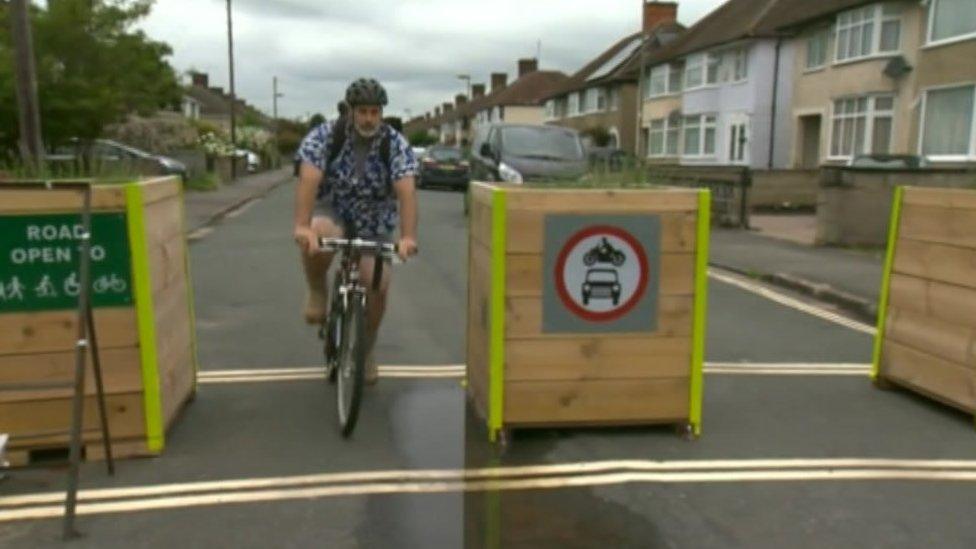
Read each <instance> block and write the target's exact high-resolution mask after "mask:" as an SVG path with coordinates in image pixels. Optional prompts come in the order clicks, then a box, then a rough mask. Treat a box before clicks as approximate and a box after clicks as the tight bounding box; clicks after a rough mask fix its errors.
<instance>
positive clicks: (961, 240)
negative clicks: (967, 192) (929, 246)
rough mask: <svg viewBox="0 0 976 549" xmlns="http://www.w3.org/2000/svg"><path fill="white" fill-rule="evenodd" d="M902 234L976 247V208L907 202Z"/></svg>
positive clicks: (900, 228)
mask: <svg viewBox="0 0 976 549" xmlns="http://www.w3.org/2000/svg"><path fill="white" fill-rule="evenodd" d="M974 194H976V193H974ZM898 234H899V236H900V237H902V238H909V239H912V240H919V241H923V242H935V243H938V244H950V245H953V246H963V247H966V248H971V249H976V209H964V208H946V207H941V206H920V205H905V206H903V207H902V210H901V222H900V224H899V228H898Z"/></svg>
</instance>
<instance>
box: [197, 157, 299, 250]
mask: <svg viewBox="0 0 976 549" xmlns="http://www.w3.org/2000/svg"><path fill="white" fill-rule="evenodd" d="M293 179H294V178H293V177H292V168H291V166H287V167H282V168H279V169H277V170H269V171H266V172H261V173H257V174H253V175H246V176H243V177H240V178H238V179H237V180H236V181H234V182H233V183H230V184H226V185H221V186H220V187H218V188H217V189H216V190H213V191H191V192H187V193H186V195H185V196H186V225H187V232H188V233H190V234H192V233H193V232H194V231H198V230H200V229H202V228H204V227H206V226H208V225H211V224H213V223H215V222H217V221H219V220H220V219H221V217H223V216H224V215H226V214H227V213H228V212H232V211H233V210H234V209H235V208H240V207H241V206H243V205H244V204H246V203H247V202H249V201H251V200H255V199H257V198H260V197H262V196H264V195H266V194H267V193H269V192H270V191H271V190H272V189H274V188H275V187H277V186H278V185H281V184H284V183H288V182H290V181H292V180H293Z"/></svg>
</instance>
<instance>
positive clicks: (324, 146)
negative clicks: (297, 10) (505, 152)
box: [294, 78, 417, 383]
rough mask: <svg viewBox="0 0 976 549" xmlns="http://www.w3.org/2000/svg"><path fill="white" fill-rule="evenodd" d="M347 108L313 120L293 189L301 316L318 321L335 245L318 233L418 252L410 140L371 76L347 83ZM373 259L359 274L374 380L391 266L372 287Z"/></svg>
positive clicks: (365, 260) (406, 253)
mask: <svg viewBox="0 0 976 549" xmlns="http://www.w3.org/2000/svg"><path fill="white" fill-rule="evenodd" d="M346 103H347V104H348V105H349V109H350V116H348V117H340V118H339V119H337V120H335V121H333V122H326V123H323V124H321V125H319V126H318V127H315V128H312V130H311V131H310V132H309V134H308V135H307V136H306V137H305V139H304V140H303V141H302V144H301V146H300V147H299V152H298V155H299V157H300V158H301V168H300V170H299V179H298V186H297V188H296V192H295V230H294V237H295V242H296V243H297V244H298V246H299V248H300V249H301V254H302V265H303V267H304V270H305V279H306V282H307V284H308V294H307V297H306V300H305V312H304V314H305V320H306V322H308V323H310V324H317V323H322V322H324V321H325V319H326V318H327V316H328V311H327V308H328V303H329V298H328V297H329V296H328V290H327V285H326V273H327V272H328V269H329V265H330V264H331V262H332V257H333V255H334V254H332V253H319V246H318V238H319V237H331V238H363V239H368V240H375V241H379V242H391V243H392V242H394V234H395V231H396V228H397V220H398V218H399V226H400V237H399V239H398V240H396V244H397V246H398V254H399V255H400V258H401V259H404V260H406V259H407V258H408V257H410V256H412V255H414V254H416V253H417V197H416V192H415V190H414V176H415V175H416V173H417V160H416V158H415V157H414V154H413V151H412V150H411V148H410V145H409V143H408V142H407V140H406V139H405V138H404V137H403V135H401V134H400V133H399V132H397V131H396V130H395V129H393V128H391V127H390V126H389V125H388V124H385V123H383V107H385V106H386V104H387V95H386V90H384V89H383V86H381V85H380V84H379V82H377V81H376V80H373V79H366V78H360V79H359V80H356V81H355V82H353V83H352V84H351V85H350V86H349V88H348V89H347V90H346ZM374 261H376V259H375V258H374V257H373V256H371V255H367V256H364V257H363V258H362V259H361V260H360V264H359V268H360V272H361V273H362V279H363V280H362V282H363V285H364V286H365V287H366V288H370V290H371V291H372V292H373V293H372V294H371V295H370V299H369V301H368V310H367V319H368V334H369V343H368V348H369V354H368V358H367V361H366V364H367V366H366V380H367V382H368V383H375V381H376V379H377V367H376V361H375V359H374V358H373V352H372V349H373V344H374V343H375V341H376V334H377V332H378V331H379V326H380V322H381V321H382V319H383V312H384V310H385V307H386V292H387V289H388V287H389V284H390V274H389V273H390V269H383V270H382V272H383V275H382V280H381V281H380V284H379V289H378V290H375V291H374V290H373V288H374V285H373V280H372V277H373V272H374V270H373V267H374Z"/></svg>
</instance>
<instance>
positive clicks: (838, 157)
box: [772, 0, 976, 167]
mask: <svg viewBox="0 0 976 549" xmlns="http://www.w3.org/2000/svg"><path fill="white" fill-rule="evenodd" d="M782 4H783V6H780V7H778V8H777V10H776V12H775V13H774V14H772V19H773V21H772V23H773V24H774V25H776V26H777V27H778V28H779V29H780V30H781V31H783V32H788V33H790V34H792V35H795V37H796V43H797V47H796V48H795V59H794V74H796V80H795V83H794V94H793V103H792V109H791V110H792V116H793V118H794V121H795V128H796V131H795V134H794V136H793V140H792V141H793V147H792V150H791V164H792V165H793V166H794V167H813V166H817V165H821V164H828V165H829V164H843V163H846V162H847V161H849V160H850V159H851V158H852V157H854V156H856V155H860V154H870V153H880V154H910V155H922V156H925V157H927V158H928V160H929V161H930V162H931V163H932V164H933V165H936V166H939V165H944V166H953V165H970V166H971V165H973V164H976V118H974V104H976V0H925V1H919V0H892V1H886V2H864V1H863V0H862V1H857V0H832V1H821V2H817V3H807V2H798V1H794V2H782Z"/></svg>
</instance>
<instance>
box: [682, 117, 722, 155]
mask: <svg viewBox="0 0 976 549" xmlns="http://www.w3.org/2000/svg"><path fill="white" fill-rule="evenodd" d="M682 134H683V138H682V143H683V144H684V149H683V151H682V155H683V156H714V155H715V116H714V115H707V114H702V115H694V116H686V117H684V124H683V125H682Z"/></svg>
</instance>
